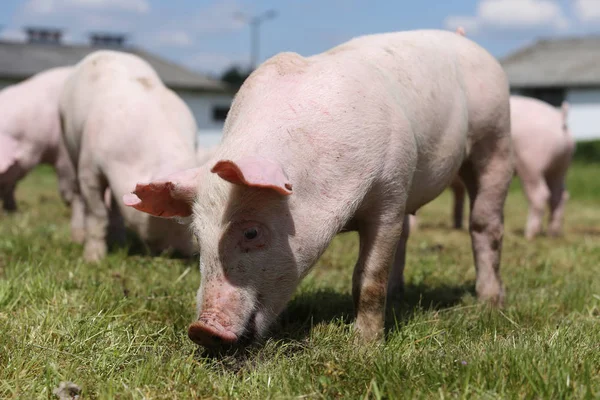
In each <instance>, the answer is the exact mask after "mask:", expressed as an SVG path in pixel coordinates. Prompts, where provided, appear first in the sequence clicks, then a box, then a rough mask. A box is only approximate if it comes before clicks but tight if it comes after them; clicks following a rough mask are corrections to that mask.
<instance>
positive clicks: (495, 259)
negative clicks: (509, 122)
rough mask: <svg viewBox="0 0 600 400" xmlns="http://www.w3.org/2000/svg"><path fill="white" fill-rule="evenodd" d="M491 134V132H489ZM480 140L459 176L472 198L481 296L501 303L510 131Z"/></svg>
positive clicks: (472, 228)
mask: <svg viewBox="0 0 600 400" xmlns="http://www.w3.org/2000/svg"><path fill="white" fill-rule="evenodd" d="M490 136H491V135H490ZM498 136H499V137H494V136H492V137H491V138H490V139H489V140H488V141H486V142H480V143H477V145H478V146H474V147H473V150H472V152H473V153H472V157H471V159H470V160H467V161H466V162H465V164H463V166H462V167H461V170H460V176H461V178H462V181H463V183H464V184H465V186H466V188H467V192H468V194H469V198H470V200H471V215H470V221H469V222H470V223H469V230H470V234H471V245H472V248H473V256H474V259H475V270H476V274H477V278H476V284H475V289H476V291H477V296H478V298H479V299H480V300H483V301H489V302H490V303H491V304H493V305H497V306H501V305H502V304H503V302H504V288H503V285H502V280H501V279H500V256H501V252H502V239H503V235H504V202H505V200H506V196H507V194H508V187H509V185H510V181H511V179H512V174H513V167H512V157H511V142H510V136H509V134H508V132H507V133H506V134H503V135H498Z"/></svg>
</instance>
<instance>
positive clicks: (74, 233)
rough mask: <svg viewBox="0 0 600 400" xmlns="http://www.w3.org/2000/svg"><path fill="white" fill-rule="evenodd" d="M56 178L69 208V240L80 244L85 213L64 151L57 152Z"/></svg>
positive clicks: (71, 164)
mask: <svg viewBox="0 0 600 400" xmlns="http://www.w3.org/2000/svg"><path fill="white" fill-rule="evenodd" d="M54 169H55V170H56V175H57V176H58V188H59V191H60V196H61V197H62V199H63V201H64V202H65V203H66V204H67V205H69V206H70V207H71V240H73V242H75V243H78V244H82V243H83V242H84V240H85V211H84V204H83V199H82V197H81V193H80V190H79V185H78V182H77V176H76V173H75V168H74V167H73V163H72V162H71V159H70V158H69V156H68V154H67V152H66V149H64V148H63V147H61V148H60V150H59V155H58V157H57V160H56V163H55V165H54Z"/></svg>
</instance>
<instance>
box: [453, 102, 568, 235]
mask: <svg viewBox="0 0 600 400" xmlns="http://www.w3.org/2000/svg"><path fill="white" fill-rule="evenodd" d="M510 110H511V111H510V114H511V124H512V139H513V147H514V152H515V162H516V173H517V175H518V176H519V178H520V179H521V183H522V185H523V191H524V192H525V195H526V196H527V200H528V202H529V216H528V218H527V224H526V226H525V237H526V238H527V239H529V240H531V239H533V238H534V237H535V236H537V235H538V234H539V233H540V231H541V228H542V220H543V218H544V212H545V210H546V206H547V205H548V206H549V207H550V221H549V224H548V233H549V234H550V235H551V236H557V235H560V234H561V232H562V224H563V219H564V218H563V217H564V210H565V203H566V201H567V199H568V198H569V195H568V193H567V191H566V189H565V178H566V175H567V170H568V168H569V165H570V163H571V158H572V156H573V152H574V150H575V141H574V139H573V137H572V136H571V132H570V131H569V127H568V105H567V103H563V105H562V107H561V109H557V108H554V107H552V106H551V105H550V104H547V103H545V102H543V101H540V100H537V99H533V98H529V97H522V96H511V98H510ZM451 189H452V191H453V194H454V227H455V228H457V229H461V228H462V221H463V208H464V197H465V188H464V186H463V185H462V183H461V182H460V180H459V179H455V180H454V182H453V183H452V185H451Z"/></svg>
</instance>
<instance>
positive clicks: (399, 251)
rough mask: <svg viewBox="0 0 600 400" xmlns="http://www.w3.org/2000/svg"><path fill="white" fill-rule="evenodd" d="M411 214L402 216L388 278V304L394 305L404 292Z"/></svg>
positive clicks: (398, 301)
mask: <svg viewBox="0 0 600 400" xmlns="http://www.w3.org/2000/svg"><path fill="white" fill-rule="evenodd" d="M410 217H411V216H409V215H406V216H405V217H404V223H403V225H402V234H401V235H400V241H399V242H398V245H397V246H396V254H395V256H394V263H393V264H392V270H391V271H390V276H389V279H388V289H387V303H388V305H390V306H396V305H398V304H399V303H400V301H401V300H402V297H403V294H404V265H405V263H406V243H407V242H408V237H409V235H410V230H411V229H412V228H413V227H412V226H411V223H410V220H411V218H410Z"/></svg>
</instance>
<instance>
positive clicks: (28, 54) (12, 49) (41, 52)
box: [0, 41, 228, 92]
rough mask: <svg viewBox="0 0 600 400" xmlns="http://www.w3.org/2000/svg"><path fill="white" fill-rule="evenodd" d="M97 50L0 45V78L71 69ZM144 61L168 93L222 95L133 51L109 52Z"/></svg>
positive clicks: (208, 82) (222, 87) (208, 83)
mask: <svg viewBox="0 0 600 400" xmlns="http://www.w3.org/2000/svg"><path fill="white" fill-rule="evenodd" d="M100 49H101V48H100V47H91V46H86V45H56V44H43V43H40V44H36V43H27V42H8V41H0V78H3V79H10V80H15V81H18V80H22V79H26V78H29V77H30V76H32V75H34V74H37V73H39V72H42V71H44V70H47V69H49V68H54V67H61V66H66V65H74V64H76V63H78V62H79V61H80V60H81V59H83V58H84V57H85V56H87V55H88V54H90V53H92V52H94V51H97V50H100ZM111 49H113V50H118V51H125V52H128V53H132V54H136V55H138V56H140V57H141V58H143V59H144V60H146V61H147V62H148V63H149V64H150V65H151V66H152V67H153V68H154V69H155V70H156V72H157V73H158V75H159V76H160V77H161V79H162V80H163V81H164V82H165V84H166V85H167V86H169V87H170V88H172V89H187V90H195V91H210V92H226V91H228V86H227V85H226V84H224V83H223V82H221V81H218V80H216V79H212V78H210V77H207V76H204V75H202V74H199V73H197V72H193V71H190V70H189V69H187V68H184V67H182V66H180V65H177V64H175V63H173V62H170V61H167V60H165V59H163V58H160V57H158V56H156V55H154V54H151V53H148V52H146V51H144V50H141V49H138V48H135V47H129V46H126V47H123V48H111Z"/></svg>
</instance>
